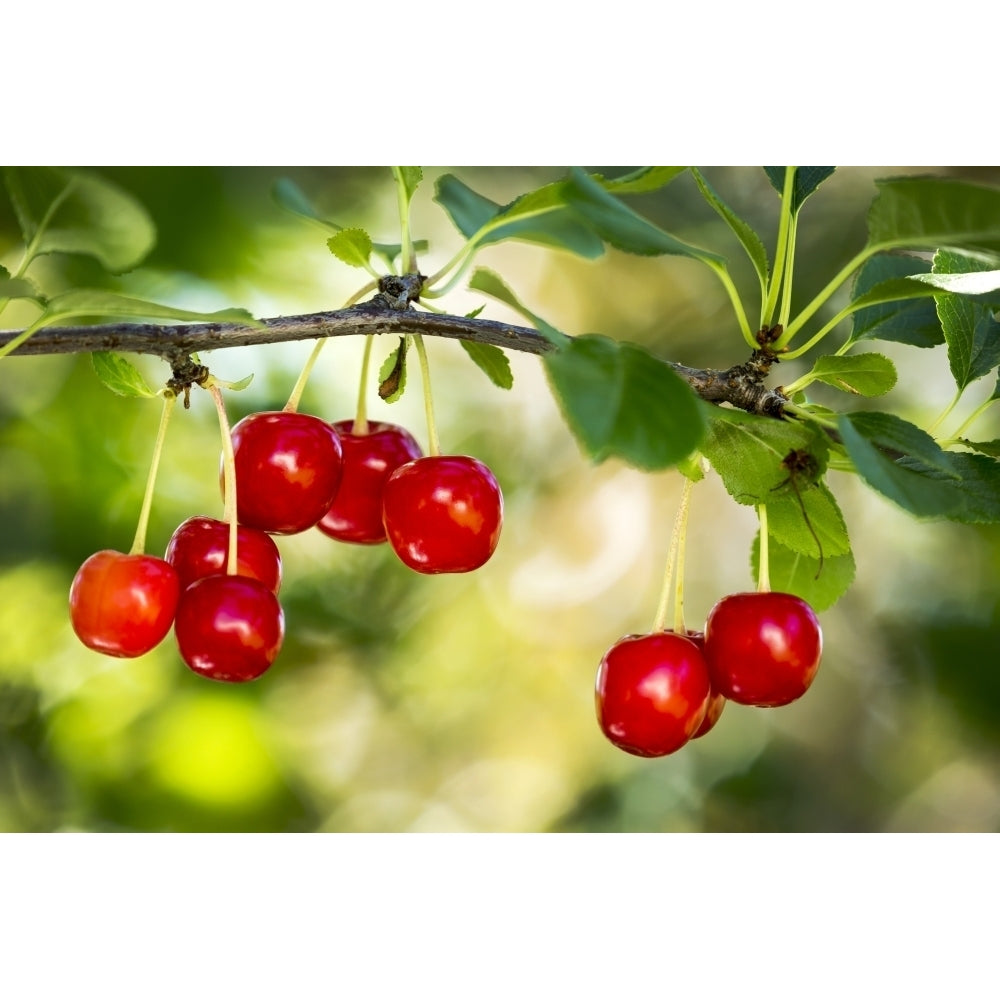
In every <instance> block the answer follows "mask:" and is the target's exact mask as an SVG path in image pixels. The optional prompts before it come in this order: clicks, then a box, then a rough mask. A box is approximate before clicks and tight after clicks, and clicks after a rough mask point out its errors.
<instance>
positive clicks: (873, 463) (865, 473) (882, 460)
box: [838, 412, 1000, 523]
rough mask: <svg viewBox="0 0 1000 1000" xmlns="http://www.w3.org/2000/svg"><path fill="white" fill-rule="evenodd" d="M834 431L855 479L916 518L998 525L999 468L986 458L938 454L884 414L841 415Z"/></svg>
mask: <svg viewBox="0 0 1000 1000" xmlns="http://www.w3.org/2000/svg"><path fill="white" fill-rule="evenodd" d="M838 428H839V431H840V436H841V439H842V440H843V443H844V447H845V448H846V449H847V453H848V455H849V456H850V458H851V460H852V462H853V463H854V466H855V468H856V470H857V472H858V474H859V475H860V476H861V478H862V479H863V480H864V481H865V482H866V483H867V484H868V485H869V486H870V487H871V488H872V489H874V490H876V491H877V492H879V493H881V494H882V495H883V496H885V497H888V498H889V499H890V500H892V501H893V502H894V503H896V504H898V505H899V506H900V507H902V508H903V509H904V510H906V511H909V512H910V513H911V514H913V515H915V516H916V517H928V518H936V517H944V518H949V519H951V520H954V521H963V522H966V523H979V522H995V521H998V520H1000V463H997V462H996V461H994V460H993V459H992V458H988V457H986V456H985V455H970V454H963V453H958V452H946V451H943V450H942V449H941V448H940V447H939V446H938V444H937V442H935V441H934V439H933V438H932V437H931V436H930V435H929V434H927V433H926V432H924V431H922V430H920V428H919V427H915V426H914V425H913V424H911V423H909V422H907V421H905V420H903V419H902V418H900V417H897V416H894V415H893V414H890V413H874V412H872V413H854V414H846V415H843V416H841V417H840V419H839V421H838Z"/></svg>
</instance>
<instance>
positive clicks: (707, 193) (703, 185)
mask: <svg viewBox="0 0 1000 1000" xmlns="http://www.w3.org/2000/svg"><path fill="white" fill-rule="evenodd" d="M691 173H692V175H693V176H694V179H695V182H696V183H697V185H698V188H699V190H700V191H701V193H702V195H703V196H704V198H705V200H706V201H707V202H708V203H709V205H711V206H712V208H714V209H715V211H716V212H718V214H719V215H720V216H722V218H723V219H724V220H725V221H726V224H727V225H728V226H729V228H730V229H731V230H732V231H733V232H734V233H735V234H736V238H737V239H738V240H739V241H740V243H742V244H743V249H744V250H746V252H747V256H748V257H749V258H750V262H751V263H752V264H753V266H754V270H755V271H756V272H757V277H758V278H760V281H761V284H762V285H764V284H766V283H767V275H768V272H769V271H770V265H769V264H768V260H767V250H766V249H764V244H763V243H762V242H761V239H760V237H759V236H758V235H757V234H756V233H755V232H754V230H753V229H752V228H751V227H750V226H749V225H748V224H747V223H746V222H744V221H743V220H742V219H741V218H740V217H739V216H738V215H737V214H736V213H735V212H734V211H733V210H732V209H731V208H730V207H729V206H728V205H727V204H726V203H725V202H724V201H723V200H722V199H721V198H720V197H719V196H718V194H716V192H715V191H714V190H713V188H712V187H711V185H710V184H709V183H708V181H706V180H705V178H704V177H702V175H701V173H700V171H698V170H696V169H695V168H694V167H692V168H691Z"/></svg>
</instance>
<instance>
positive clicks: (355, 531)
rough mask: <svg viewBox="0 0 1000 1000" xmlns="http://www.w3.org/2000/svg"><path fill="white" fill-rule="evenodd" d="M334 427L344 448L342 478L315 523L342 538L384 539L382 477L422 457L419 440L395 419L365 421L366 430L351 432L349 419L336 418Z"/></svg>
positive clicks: (364, 542) (371, 541) (365, 542)
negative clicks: (324, 512)
mask: <svg viewBox="0 0 1000 1000" xmlns="http://www.w3.org/2000/svg"><path fill="white" fill-rule="evenodd" d="M333 428H334V430H335V431H336V432H337V435H338V436H339V438H340V443H341V446H342V447H343V449H344V477H343V479H342V480H341V483H340V489H339V490H338V491H337V496H336V497H335V498H334V501H333V505H332V506H331V507H330V509H329V510H328V511H327V512H326V514H325V515H324V517H323V520H322V521H320V522H319V524H318V525H317V527H318V528H319V530H320V531H322V532H323V534H325V535H329V536H330V537H331V538H337V539H339V540H340V541H342V542H355V543H356V544H360V545H374V544H377V543H378V542H384V541H385V527H384V525H383V524H382V490H383V487H384V486H385V481H386V479H388V478H389V476H390V475H391V474H392V472H393V471H395V470H396V469H397V468H398V467H399V466H400V465H403V464H404V463H405V462H409V461H412V460H413V459H415V458H420V457H421V455H422V454H423V452H422V451H421V450H420V445H418V444H417V442H416V441H415V440H414V439H413V437H412V435H411V434H410V433H409V431H406V430H404V429H403V428H402V427H398V426H397V425H396V424H389V423H382V422H380V421H374V420H373V421H369V423H368V433H367V434H355V433H354V421H353V420H338V421H337V422H336V423H335V424H334V425H333Z"/></svg>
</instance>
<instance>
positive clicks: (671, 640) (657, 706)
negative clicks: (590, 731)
mask: <svg viewBox="0 0 1000 1000" xmlns="http://www.w3.org/2000/svg"><path fill="white" fill-rule="evenodd" d="M710 696H711V685H710V683H709V678H708V667H707V666H706V664H705V660H704V657H703V656H702V655H701V651H700V650H699V649H698V646H697V645H696V644H695V643H694V642H692V640H691V639H689V638H686V637H685V636H681V635H677V634H676V633H674V632H653V633H652V634H650V635H627V636H625V637H624V638H623V639H619V640H618V642H616V643H615V644H614V645H613V646H612V647H611V648H610V649H609V650H608V651H607V652H606V653H605V654H604V659H602V660H601V665H600V667H599V668H598V670H597V681H596V683H595V686H594V701H595V705H596V707H597V721H598V723H599V724H600V727H601V730H602V731H603V732H604V735H605V736H606V737H607V738H608V739H609V740H610V741H611V742H612V743H614V745H615V746H616V747H619V748H620V749H622V750H625V751H627V752H628V753H632V754H635V755H636V756H638V757H662V756H664V755H666V754H669V753H673V752H674V751H675V750H679V749H680V748H681V747H682V746H684V744H685V743H687V742H688V740H690V739H691V738H692V736H693V735H694V734H695V732H696V731H697V730H698V727H699V726H700V725H701V724H702V721H703V720H704V718H705V710H706V707H707V705H708V702H709V698H710Z"/></svg>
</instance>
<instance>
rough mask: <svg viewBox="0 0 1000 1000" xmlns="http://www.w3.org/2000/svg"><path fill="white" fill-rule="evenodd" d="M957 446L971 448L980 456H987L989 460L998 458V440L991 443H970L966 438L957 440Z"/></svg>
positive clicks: (999, 444) (999, 442) (999, 449)
mask: <svg viewBox="0 0 1000 1000" xmlns="http://www.w3.org/2000/svg"><path fill="white" fill-rule="evenodd" d="M958 441H959V444H964V445H965V447H966V448H972V449H973V450H974V451H978V452H979V453H980V454H981V455H989V456H990V457H991V458H1000V438H994V439H993V440H992V441H970V440H969V439H968V438H959V439H958Z"/></svg>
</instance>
